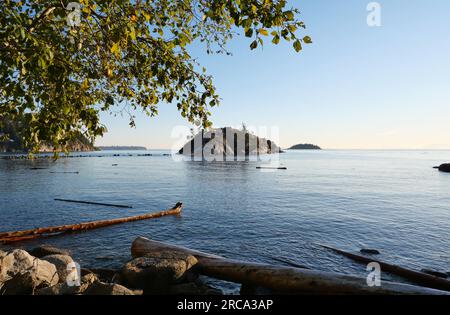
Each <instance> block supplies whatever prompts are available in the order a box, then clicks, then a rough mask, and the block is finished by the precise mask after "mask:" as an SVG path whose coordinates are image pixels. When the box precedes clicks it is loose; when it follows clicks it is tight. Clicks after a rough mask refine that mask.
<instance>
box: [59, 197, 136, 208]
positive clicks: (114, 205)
mask: <svg viewBox="0 0 450 315" xmlns="http://www.w3.org/2000/svg"><path fill="white" fill-rule="evenodd" d="M54 200H56V201H64V202H73V203H84V204H87V205H98V206H106V207H117V208H133V207H132V206H127V205H118V204H113V203H103V202H94V201H84V200H72V199H61V198H55V199H54Z"/></svg>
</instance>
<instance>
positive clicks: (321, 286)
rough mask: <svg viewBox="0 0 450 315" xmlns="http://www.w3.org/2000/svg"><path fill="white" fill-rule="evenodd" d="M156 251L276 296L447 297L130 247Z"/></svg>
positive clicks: (160, 247) (148, 248)
mask: <svg viewBox="0 0 450 315" xmlns="http://www.w3.org/2000/svg"><path fill="white" fill-rule="evenodd" d="M160 251H175V252H181V253H185V254H189V255H192V256H195V258H197V261H198V262H197V264H196V265H195V270H196V271H197V272H198V273H200V274H202V275H205V276H209V277H213V278H217V279H221V280H225V281H231V282H235V283H245V284H248V285H254V286H261V287H265V288H269V289H272V290H274V291H275V292H277V293H278V292H279V293H283V292H284V293H289V294H293V293H308V294H313V293H316V294H317V293H318V294H320V293H322V294H427V295H429V294H431V295H446V294H449V295H450V293H449V292H445V291H440V290H435V289H430V288H424V287H419V286H413V285H406V284H401V283H395V282H389V281H383V286H381V287H377V286H373V287H369V286H367V284H366V278H365V277H362V278H361V277H356V276H349V275H342V274H337V273H331V272H323V271H314V270H307V269H301V268H293V267H287V266H273V265H268V264H261V263H251V262H244V261H239V260H231V259H227V258H224V257H220V256H217V255H212V254H208V253H204V252H200V251H196V250H191V249H188V248H185V247H181V246H176V245H172V244H167V243H163V242H159V241H154V240H150V239H147V238H144V237H138V238H136V239H135V240H134V241H133V243H132V246H131V254H132V256H133V257H135V258H138V257H145V256H146V255H148V254H154V253H156V252H160ZM430 277H431V276H430Z"/></svg>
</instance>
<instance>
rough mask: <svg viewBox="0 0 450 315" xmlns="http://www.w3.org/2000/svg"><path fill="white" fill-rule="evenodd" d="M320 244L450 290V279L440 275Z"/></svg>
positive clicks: (407, 277) (415, 280)
mask: <svg viewBox="0 0 450 315" xmlns="http://www.w3.org/2000/svg"><path fill="white" fill-rule="evenodd" d="M320 246H322V247H324V248H327V249H330V250H332V251H334V252H336V253H338V254H341V255H343V256H345V257H348V258H351V259H353V260H355V261H359V262H363V263H370V262H377V263H379V264H380V267H381V270H384V271H388V272H391V273H393V274H396V275H398V276H401V277H403V278H405V279H407V280H409V281H411V282H414V283H417V284H420V285H423V286H426V287H429V288H434V289H438V290H446V291H450V281H448V280H446V279H443V278H439V277H436V276H433V275H430V274H426V273H424V272H420V271H415V270H411V269H407V268H404V267H400V266H397V265H393V264H389V263H386V262H383V261H381V260H379V259H377V258H374V257H365V256H361V255H357V254H353V253H349V252H346V251H343V250H341V249H338V248H334V247H331V246H327V245H320Z"/></svg>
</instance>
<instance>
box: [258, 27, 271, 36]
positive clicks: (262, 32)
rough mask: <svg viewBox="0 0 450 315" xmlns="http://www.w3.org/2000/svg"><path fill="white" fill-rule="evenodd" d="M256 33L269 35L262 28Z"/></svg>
mask: <svg viewBox="0 0 450 315" xmlns="http://www.w3.org/2000/svg"><path fill="white" fill-rule="evenodd" d="M258 32H259V34H261V35H264V36H267V35H269V32H268V31H267V30H266V29H264V28H260V29H259V30H258Z"/></svg>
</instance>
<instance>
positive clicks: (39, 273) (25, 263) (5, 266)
mask: <svg viewBox="0 0 450 315" xmlns="http://www.w3.org/2000/svg"><path fill="white" fill-rule="evenodd" d="M58 280H59V277H58V273H57V270H56V267H55V265H53V264H51V263H49V262H48V261H45V260H40V259H38V258H36V257H33V256H31V255H30V254H28V253H27V252H26V251H24V250H22V249H16V250H14V251H12V252H9V253H7V255H5V256H4V257H2V259H1V261H0V284H3V285H2V288H1V290H2V292H3V294H30V293H32V292H33V291H34V290H35V289H38V288H42V287H46V286H52V285H55V284H57V283H58Z"/></svg>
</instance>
